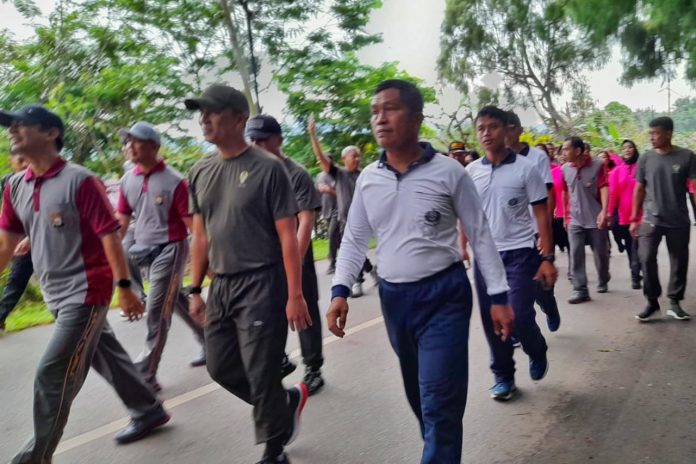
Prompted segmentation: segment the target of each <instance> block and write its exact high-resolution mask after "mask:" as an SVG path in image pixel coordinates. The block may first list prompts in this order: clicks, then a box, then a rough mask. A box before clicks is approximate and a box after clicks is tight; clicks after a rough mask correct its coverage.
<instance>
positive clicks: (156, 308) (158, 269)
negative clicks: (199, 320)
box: [135, 240, 205, 382]
mask: <svg viewBox="0 0 696 464" xmlns="http://www.w3.org/2000/svg"><path fill="white" fill-rule="evenodd" d="M188 250H189V245H188V242H187V241H186V240H182V241H179V242H172V243H169V244H167V245H164V246H163V248H162V250H161V251H160V252H159V253H157V254H156V255H154V256H152V257H151V258H150V259H147V260H146V261H145V262H143V263H138V264H140V268H141V269H143V270H144V271H145V278H146V279H147V280H148V281H149V282H150V290H149V291H148V293H147V303H146V310H147V337H146V339H145V348H144V349H143V352H142V353H141V354H140V355H139V356H138V359H137V361H136V363H135V365H136V366H137V367H138V369H139V370H140V372H142V374H143V376H144V377H145V380H146V381H148V382H154V381H155V377H156V376H157V368H158V367H159V363H160V361H161V360H162V352H163V351H164V345H165V344H166V343H167V335H168V334H169V327H170V326H171V323H172V313H173V312H174V311H176V313H177V314H178V315H179V316H180V317H181V318H182V319H183V320H184V322H185V323H186V325H188V326H189V327H190V328H191V330H192V331H193V332H194V334H195V336H196V338H197V339H198V342H199V343H200V344H201V345H203V344H204V343H205V342H204V339H203V338H204V335H203V328H202V327H200V326H199V325H198V324H196V322H195V321H194V320H193V319H192V318H191V316H190V315H189V311H188V297H187V296H186V295H184V293H183V291H182V290H181V283H182V281H183V278H184V267H185V266H186V258H187V257H188ZM141 279H142V276H140V278H138V277H136V278H135V280H138V281H141ZM137 285H140V286H142V284H141V283H140V282H137V283H136V286H137Z"/></svg>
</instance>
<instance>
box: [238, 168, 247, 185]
mask: <svg viewBox="0 0 696 464" xmlns="http://www.w3.org/2000/svg"><path fill="white" fill-rule="evenodd" d="M248 178H249V171H242V172H241V173H240V174H239V184H240V185H244V183H245V182H246V180H247V179H248Z"/></svg>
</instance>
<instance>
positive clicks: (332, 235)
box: [326, 211, 342, 267]
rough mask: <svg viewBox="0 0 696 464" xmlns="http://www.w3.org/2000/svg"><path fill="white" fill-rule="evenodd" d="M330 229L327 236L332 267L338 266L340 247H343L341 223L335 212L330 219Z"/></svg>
mask: <svg viewBox="0 0 696 464" xmlns="http://www.w3.org/2000/svg"><path fill="white" fill-rule="evenodd" d="M328 223H329V228H328V230H327V232H326V233H327V235H328V238H329V262H330V263H331V266H334V267H335V266H336V257H337V256H338V247H339V246H340V245H341V236H342V230H341V223H340V221H339V220H338V215H337V213H336V212H335V211H334V212H333V213H332V214H331V217H329V219H328Z"/></svg>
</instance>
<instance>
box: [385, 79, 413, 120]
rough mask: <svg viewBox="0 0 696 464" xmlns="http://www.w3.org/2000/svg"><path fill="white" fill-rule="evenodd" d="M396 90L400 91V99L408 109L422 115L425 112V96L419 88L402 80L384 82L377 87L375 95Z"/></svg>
mask: <svg viewBox="0 0 696 464" xmlns="http://www.w3.org/2000/svg"><path fill="white" fill-rule="evenodd" d="M387 89H396V90H398V91H399V98H401V101H402V102H403V103H404V104H405V105H406V107H407V108H408V109H409V111H411V112H412V113H422V112H423V94H421V92H420V90H418V87H416V86H415V85H414V84H412V83H411V82H408V81H405V80H402V79H387V80H386V81H382V82H380V83H379V85H377V88H376V89H375V93H374V94H375V95H377V94H378V93H380V92H382V91H384V90H387Z"/></svg>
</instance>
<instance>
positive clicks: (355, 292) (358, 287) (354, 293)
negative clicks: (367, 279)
mask: <svg viewBox="0 0 696 464" xmlns="http://www.w3.org/2000/svg"><path fill="white" fill-rule="evenodd" d="M362 294H363V289H362V284H361V283H360V282H355V283H354V284H353V288H352V289H351V291H350V296H351V297H353V298H359V297H361V296H362Z"/></svg>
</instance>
